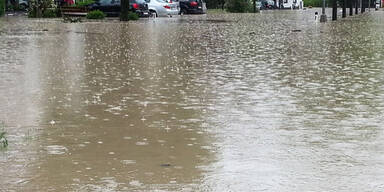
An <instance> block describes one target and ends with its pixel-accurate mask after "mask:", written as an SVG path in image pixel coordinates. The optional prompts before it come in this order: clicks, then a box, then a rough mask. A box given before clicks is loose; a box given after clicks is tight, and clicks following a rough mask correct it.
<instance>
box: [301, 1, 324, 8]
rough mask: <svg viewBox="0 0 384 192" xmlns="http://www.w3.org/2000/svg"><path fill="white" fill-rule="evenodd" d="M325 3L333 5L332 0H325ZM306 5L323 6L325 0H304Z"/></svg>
mask: <svg viewBox="0 0 384 192" xmlns="http://www.w3.org/2000/svg"><path fill="white" fill-rule="evenodd" d="M325 5H326V6H327V5H331V0H325ZM304 6H306V7H309V6H311V7H323V0H304Z"/></svg>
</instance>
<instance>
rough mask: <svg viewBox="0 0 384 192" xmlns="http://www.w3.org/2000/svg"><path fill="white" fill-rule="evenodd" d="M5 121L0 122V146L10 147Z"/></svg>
mask: <svg viewBox="0 0 384 192" xmlns="http://www.w3.org/2000/svg"><path fill="white" fill-rule="evenodd" d="M4 127H5V125H4V122H0V148H6V147H8V139H7V138H6V137H5V135H6V134H7V132H5V131H4Z"/></svg>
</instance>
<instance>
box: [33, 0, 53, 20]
mask: <svg viewBox="0 0 384 192" xmlns="http://www.w3.org/2000/svg"><path fill="white" fill-rule="evenodd" d="M50 8H53V9H55V5H54V3H53V0H30V1H29V9H28V17H31V18H40V17H44V15H45V16H52V15H53V14H52V13H51V12H50V11H48V12H47V10H48V9H50ZM55 15H56V16H57V11H56V13H55Z"/></svg>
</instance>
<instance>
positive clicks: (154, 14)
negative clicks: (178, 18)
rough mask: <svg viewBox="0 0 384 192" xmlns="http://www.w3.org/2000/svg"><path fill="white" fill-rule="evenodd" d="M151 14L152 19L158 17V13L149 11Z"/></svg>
mask: <svg viewBox="0 0 384 192" xmlns="http://www.w3.org/2000/svg"><path fill="white" fill-rule="evenodd" d="M149 12H151V16H152V17H155V18H156V17H157V16H158V15H157V13H156V11H153V10H151V11H149Z"/></svg>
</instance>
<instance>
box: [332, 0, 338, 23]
mask: <svg viewBox="0 0 384 192" xmlns="http://www.w3.org/2000/svg"><path fill="white" fill-rule="evenodd" d="M332 20H333V21H335V20H337V0H333V1H332Z"/></svg>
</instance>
